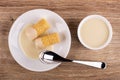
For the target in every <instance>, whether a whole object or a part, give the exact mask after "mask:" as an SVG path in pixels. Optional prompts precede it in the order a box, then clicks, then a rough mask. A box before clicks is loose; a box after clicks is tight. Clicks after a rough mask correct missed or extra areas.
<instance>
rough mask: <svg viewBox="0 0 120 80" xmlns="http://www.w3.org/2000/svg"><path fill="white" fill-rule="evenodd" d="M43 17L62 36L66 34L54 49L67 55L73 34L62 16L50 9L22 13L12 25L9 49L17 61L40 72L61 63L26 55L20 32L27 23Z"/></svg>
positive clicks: (60, 53) (64, 55)
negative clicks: (20, 42) (46, 61)
mask: <svg viewBox="0 0 120 80" xmlns="http://www.w3.org/2000/svg"><path fill="white" fill-rule="evenodd" d="M41 18H46V19H47V21H48V22H49V23H50V25H51V26H52V29H51V31H53V32H55V31H56V32H59V34H60V36H64V37H63V38H64V40H62V41H61V42H60V43H59V44H56V45H55V46H54V50H53V51H55V52H56V53H58V54H59V55H61V56H63V57H66V56H67V55H68V52H69V50H70V46H71V34H70V31H69V28H68V26H67V24H66V22H65V21H64V20H63V18H62V17H60V16H59V15H58V14H56V13H54V12H52V11H49V10H45V9H35V10H31V11H28V12H26V13H24V14H22V15H21V16H20V17H18V18H17V20H16V21H15V22H14V24H13V25H12V27H11V29H10V33H9V38H8V43H9V49H10V52H11V54H12V56H13V58H14V59H15V60H16V62H17V63H18V64H20V65H21V66H22V67H24V68H26V69H28V70H31V71H38V72H42V71H48V70H51V69H53V68H55V67H57V66H58V65H59V64H60V63H56V64H43V63H42V62H40V60H39V59H36V60H35V59H30V58H28V57H26V56H25V55H24V53H23V51H22V50H21V49H20V46H19V33H20V31H21V29H22V28H23V27H24V26H25V25H27V24H30V23H35V22H37V21H38V20H39V19H41Z"/></svg>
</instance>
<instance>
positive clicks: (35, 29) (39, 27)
mask: <svg viewBox="0 0 120 80" xmlns="http://www.w3.org/2000/svg"><path fill="white" fill-rule="evenodd" d="M49 28H50V25H49V24H48V22H47V21H46V20H45V19H42V20H40V21H38V22H37V23H36V24H34V25H33V26H32V27H29V28H28V29H27V30H26V36H27V37H28V38H29V39H31V40H33V39H35V38H36V37H38V36H39V35H41V34H43V33H44V32H45V31H47V30H48V29H49Z"/></svg>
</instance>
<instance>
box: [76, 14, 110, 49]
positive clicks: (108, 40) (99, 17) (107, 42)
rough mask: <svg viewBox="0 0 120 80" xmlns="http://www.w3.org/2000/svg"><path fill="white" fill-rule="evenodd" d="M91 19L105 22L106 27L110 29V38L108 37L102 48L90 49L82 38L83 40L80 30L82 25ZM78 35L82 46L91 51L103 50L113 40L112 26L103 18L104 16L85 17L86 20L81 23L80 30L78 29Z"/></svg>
mask: <svg viewBox="0 0 120 80" xmlns="http://www.w3.org/2000/svg"><path fill="white" fill-rule="evenodd" d="M91 18H98V19H101V20H103V21H104V22H105V23H106V25H107V27H108V31H109V36H108V39H107V41H106V42H105V43H104V44H103V45H102V46H100V47H97V48H93V47H90V46H88V45H86V44H85V43H84V42H83V40H82V38H81V35H80V29H81V27H82V25H83V24H84V22H86V21H87V20H88V19H91ZM77 35H78V39H79V41H80V42H81V44H82V45H83V46H84V47H86V48H88V49H91V50H99V49H103V48H104V47H106V46H107V45H108V44H109V43H110V41H111V39H112V26H111V24H110V22H109V21H108V20H107V19H106V18H105V17H103V16H101V15H89V16H87V17H85V18H84V19H83V20H82V21H81V22H80V24H79V26H78V29H77Z"/></svg>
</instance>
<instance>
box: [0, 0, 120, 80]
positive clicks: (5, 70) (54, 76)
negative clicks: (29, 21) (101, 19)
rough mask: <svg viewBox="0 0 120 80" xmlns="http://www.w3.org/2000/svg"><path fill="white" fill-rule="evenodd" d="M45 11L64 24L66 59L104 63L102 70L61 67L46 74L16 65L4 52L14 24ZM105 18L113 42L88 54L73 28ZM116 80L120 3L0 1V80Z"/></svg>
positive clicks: (119, 73)
mask: <svg viewBox="0 0 120 80" xmlns="http://www.w3.org/2000/svg"><path fill="white" fill-rule="evenodd" d="M41 8H45V9H49V10H52V11H54V12H56V13H58V14H59V15H60V16H62V17H63V18H64V19H65V21H66V22H67V24H68V26H69V28H70V31H71V35H72V44H71V49H70V52H69V55H68V58H72V59H80V60H93V61H94V60H95V61H105V62H106V63H107V64H108V67H107V68H106V69H105V70H101V69H96V68H92V67H88V66H84V65H78V64H72V63H62V64H61V65H60V66H59V67H57V68H55V69H53V70H50V71H48V72H42V73H41V72H32V71H29V70H26V69H24V68H22V67H21V66H20V65H18V64H17V63H16V61H15V60H14V59H13V57H12V56H11V54H10V51H9V48H8V34H9V30H10V28H11V25H12V24H13V22H14V20H15V19H16V18H17V17H18V16H20V15H21V14H22V13H24V12H26V11H28V10H31V9H41ZM91 14H99V15H103V16H105V17H106V18H107V19H108V20H109V21H110V22H111V24H112V27H113V38H112V41H111V43H110V44H109V45H108V46H107V47H106V48H104V49H101V50H97V51H92V50H88V49H86V48H85V47H83V46H82V45H81V44H80V43H79V41H78V38H77V35H76V34H77V32H76V31H77V26H78V24H79V22H80V21H81V20H82V19H83V18H84V17H85V16H87V15H91ZM88 79H89V80H120V0H0V80H88Z"/></svg>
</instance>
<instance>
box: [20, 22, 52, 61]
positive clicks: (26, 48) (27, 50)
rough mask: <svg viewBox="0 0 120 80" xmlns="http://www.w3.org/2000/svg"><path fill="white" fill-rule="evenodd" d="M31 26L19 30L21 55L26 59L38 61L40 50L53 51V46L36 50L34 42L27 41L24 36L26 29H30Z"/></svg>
mask: <svg viewBox="0 0 120 80" xmlns="http://www.w3.org/2000/svg"><path fill="white" fill-rule="evenodd" d="M31 26H32V24H29V25H27V26H25V27H24V28H23V29H22V30H21V32H20V35H19V44H20V47H21V49H22V51H23V53H24V54H25V55H26V56H27V57H29V58H32V59H38V58H39V53H40V52H41V51H42V50H44V49H47V50H53V46H49V47H47V48H44V49H38V48H36V46H35V44H34V40H29V39H28V38H27V36H26V35H25V30H26V29H27V28H28V27H31Z"/></svg>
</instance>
